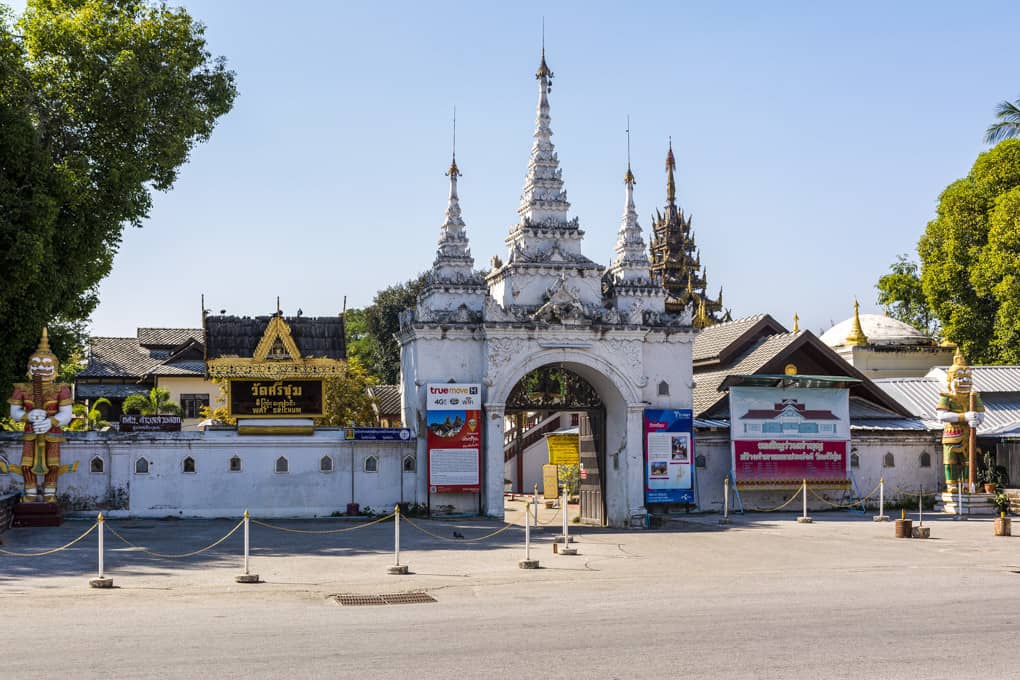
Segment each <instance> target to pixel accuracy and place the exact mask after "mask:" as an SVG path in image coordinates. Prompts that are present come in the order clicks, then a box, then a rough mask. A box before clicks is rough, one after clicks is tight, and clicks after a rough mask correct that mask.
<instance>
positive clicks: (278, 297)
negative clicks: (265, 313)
mask: <svg viewBox="0 0 1020 680" xmlns="http://www.w3.org/2000/svg"><path fill="white" fill-rule="evenodd" d="M276 316H283V312H281V311H280V296H279V295H277V296H276Z"/></svg>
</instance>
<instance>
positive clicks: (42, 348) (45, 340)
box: [35, 326, 53, 354]
mask: <svg viewBox="0 0 1020 680" xmlns="http://www.w3.org/2000/svg"><path fill="white" fill-rule="evenodd" d="M35 353H36V354H53V350H51V349H50V336H49V333H48V332H47V330H46V326H43V329H42V337H41V338H39V346H38V347H37V348H36V350H35Z"/></svg>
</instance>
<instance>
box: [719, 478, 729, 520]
mask: <svg viewBox="0 0 1020 680" xmlns="http://www.w3.org/2000/svg"><path fill="white" fill-rule="evenodd" d="M729 523H730V476H729V475H726V478H725V479H723V487H722V519H721V520H719V524H729Z"/></svg>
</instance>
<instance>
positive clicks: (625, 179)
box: [623, 163, 637, 184]
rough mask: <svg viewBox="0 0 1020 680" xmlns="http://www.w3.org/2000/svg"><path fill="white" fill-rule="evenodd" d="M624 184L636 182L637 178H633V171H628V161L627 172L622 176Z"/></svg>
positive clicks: (628, 164)
mask: <svg viewBox="0 0 1020 680" xmlns="http://www.w3.org/2000/svg"><path fill="white" fill-rule="evenodd" d="M623 183H624V184H637V180H636V179H634V173H633V172H631V171H630V163H627V174H626V175H624V176H623Z"/></svg>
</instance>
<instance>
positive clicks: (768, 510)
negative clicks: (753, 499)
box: [748, 488, 800, 512]
mask: <svg viewBox="0 0 1020 680" xmlns="http://www.w3.org/2000/svg"><path fill="white" fill-rule="evenodd" d="M799 495H800V488H798V489H797V490H796V491H794V492H793V495H792V496H790V497H789V498H788V499H787V500H786V502H785V503H783V504H782V505H777V506H776V507H774V508H767V509H766V508H748V510H750V511H751V512H778V511H779V510H782V509H783V508H785V507H786V506H787V505H789V504H790V503H792V502H793V501H794V500H795V499H796V498H797V496H799Z"/></svg>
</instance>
